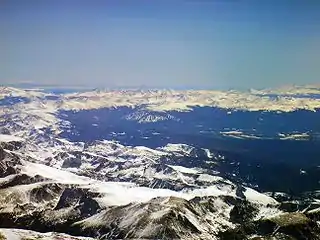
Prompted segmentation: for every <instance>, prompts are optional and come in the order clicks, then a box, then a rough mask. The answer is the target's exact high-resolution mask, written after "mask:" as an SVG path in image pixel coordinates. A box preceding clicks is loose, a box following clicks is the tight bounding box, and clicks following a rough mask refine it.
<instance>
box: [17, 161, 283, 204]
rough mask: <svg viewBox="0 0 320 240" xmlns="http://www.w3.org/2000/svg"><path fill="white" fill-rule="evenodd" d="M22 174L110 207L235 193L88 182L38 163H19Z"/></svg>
mask: <svg viewBox="0 0 320 240" xmlns="http://www.w3.org/2000/svg"><path fill="white" fill-rule="evenodd" d="M23 165H24V166H23V167H22V172H23V173H26V174H28V175H31V176H34V175H37V174H38V175H41V176H43V177H47V178H50V179H52V180H54V181H57V182H60V183H64V184H79V185H80V187H83V188H89V189H91V190H92V191H96V192H99V193H102V194H103V195H104V197H103V198H102V199H100V200H99V201H100V203H101V204H105V205H106V206H110V205H126V204H129V203H131V202H147V201H149V200H151V199H152V198H155V197H168V196H175V197H180V198H184V199H187V200H190V199H192V198H194V197H196V196H219V195H229V196H236V194H235V190H234V189H233V188H232V187H231V185H230V186H229V185H226V186H223V187H220V186H219V185H212V186H210V187H206V188H198V189H193V190H186V191H179V192H178V191H172V190H169V189H153V188H147V187H138V186H137V185H135V184H134V183H129V182H102V181H97V180H92V179H90V178H87V177H82V176H78V175H76V174H73V173H70V172H67V171H63V170H59V169H55V168H52V167H48V166H45V165H42V164H37V163H30V162H23ZM245 195H246V197H247V198H248V199H249V200H252V201H254V202H256V203H260V204H276V203H277V202H276V201H275V200H274V199H272V198H270V197H267V196H264V195H263V194H260V193H258V192H256V191H254V190H252V189H249V188H247V189H246V192H245Z"/></svg>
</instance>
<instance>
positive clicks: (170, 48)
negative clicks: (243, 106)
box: [0, 0, 320, 89]
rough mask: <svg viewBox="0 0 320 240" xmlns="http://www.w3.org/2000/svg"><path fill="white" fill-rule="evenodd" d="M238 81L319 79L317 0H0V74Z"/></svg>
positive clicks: (53, 81) (70, 81)
mask: <svg viewBox="0 0 320 240" xmlns="http://www.w3.org/2000/svg"><path fill="white" fill-rule="evenodd" d="M21 82H30V83H35V84H40V85H47V84H50V85H60V86H76V85H77V86H86V87H94V88H98V87H149V88H162V87H164V88H202V89H230V88H235V89H247V88H266V87H277V86H283V85H291V84H298V85H303V84H312V83H319V82H320V1H317V0H301V1H298V0H276V1H274V0H238V1H236V0H234V1H232V0H224V1H222V0H220V1H201V0H199V1H183V0H145V1H142V0H131V1H130V0H105V1H103V0H87V1H84V0H54V1H53V0H52V1H51V0H50V1H49V0H28V1H25V0H1V1H0V84H15V83H21Z"/></svg>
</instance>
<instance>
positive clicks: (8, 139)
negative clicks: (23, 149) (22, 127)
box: [0, 134, 24, 142]
mask: <svg viewBox="0 0 320 240" xmlns="http://www.w3.org/2000/svg"><path fill="white" fill-rule="evenodd" d="M21 141H24V139H23V138H21V137H16V136H13V135H7V134H0V142H21Z"/></svg>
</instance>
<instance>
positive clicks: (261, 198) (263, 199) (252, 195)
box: [244, 187, 277, 204]
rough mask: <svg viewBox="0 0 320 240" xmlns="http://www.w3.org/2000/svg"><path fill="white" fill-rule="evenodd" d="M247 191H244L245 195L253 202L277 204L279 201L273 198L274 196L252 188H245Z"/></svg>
mask: <svg viewBox="0 0 320 240" xmlns="http://www.w3.org/2000/svg"><path fill="white" fill-rule="evenodd" d="M245 189H246V191H245V192H244V195H245V196H246V198H247V199H248V200H249V201H251V202H256V203H260V204H277V201H276V200H275V199H273V198H272V197H269V196H267V195H265V194H262V193H259V192H257V191H255V190H253V189H252V188H247V187H246V188H245Z"/></svg>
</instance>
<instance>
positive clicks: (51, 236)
mask: <svg viewBox="0 0 320 240" xmlns="http://www.w3.org/2000/svg"><path fill="white" fill-rule="evenodd" d="M0 233H1V234H2V235H4V236H5V237H6V239H7V240H27V239H30V240H31V239H39V240H40V239H41V240H93V238H89V237H74V236H70V235H67V234H63V233H54V232H47V233H38V232H35V231H30V230H23V229H12V228H10V229H9V228H0Z"/></svg>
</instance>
